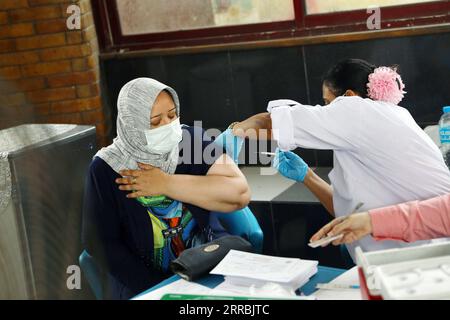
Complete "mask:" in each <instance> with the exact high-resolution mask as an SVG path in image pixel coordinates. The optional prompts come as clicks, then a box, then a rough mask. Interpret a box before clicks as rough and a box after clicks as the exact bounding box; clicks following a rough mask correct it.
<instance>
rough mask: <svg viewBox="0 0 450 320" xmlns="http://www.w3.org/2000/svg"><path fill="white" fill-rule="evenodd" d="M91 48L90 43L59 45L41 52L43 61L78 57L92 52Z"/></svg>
mask: <svg viewBox="0 0 450 320" xmlns="http://www.w3.org/2000/svg"><path fill="white" fill-rule="evenodd" d="M90 52H91V48H90V46H89V45H88V44H81V45H76V46H66V47H57V48H51V49H45V50H41V51H40V52H39V54H40V56H41V60H42V61H51V60H61V59H69V58H78V57H83V56H87V55H88V54H90Z"/></svg>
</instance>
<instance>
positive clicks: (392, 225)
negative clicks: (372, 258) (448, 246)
mask: <svg viewBox="0 0 450 320" xmlns="http://www.w3.org/2000/svg"><path fill="white" fill-rule="evenodd" d="M369 214H370V218H371V221H372V229H373V230H372V235H373V237H374V238H375V239H376V240H388V239H390V240H392V239H393V240H402V241H406V242H413V241H417V240H427V239H433V238H442V237H450V194H446V195H442V196H438V197H435V198H432V199H428V200H424V201H411V202H407V203H402V204H399V205H394V206H390V207H385V208H380V209H375V210H370V211H369Z"/></svg>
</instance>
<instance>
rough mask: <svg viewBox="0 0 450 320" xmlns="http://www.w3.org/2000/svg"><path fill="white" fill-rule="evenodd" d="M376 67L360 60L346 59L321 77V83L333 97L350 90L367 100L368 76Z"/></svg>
mask: <svg viewBox="0 0 450 320" xmlns="http://www.w3.org/2000/svg"><path fill="white" fill-rule="evenodd" d="M375 68H376V66H374V65H373V64H371V63H369V62H367V61H364V60H361V59H346V60H343V61H340V62H339V63H338V64H336V65H335V66H334V67H332V68H331V69H330V70H328V72H327V73H326V74H325V76H324V77H323V83H324V84H325V85H326V86H327V87H328V89H330V91H331V92H332V93H333V94H334V95H335V96H337V97H338V96H341V95H343V94H344V93H345V91H347V90H352V91H354V92H355V93H357V94H358V95H359V96H361V97H363V98H367V83H368V82H369V74H371V73H373V71H374V70H375Z"/></svg>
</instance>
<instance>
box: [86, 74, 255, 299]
mask: <svg viewBox="0 0 450 320" xmlns="http://www.w3.org/2000/svg"><path fill="white" fill-rule="evenodd" d="M117 110H118V116H117V137H116V138H115V139H114V141H113V143H112V144H111V145H109V146H108V147H106V148H102V149H101V150H100V151H99V152H97V154H96V155H95V157H94V159H93V161H92V163H91V165H90V167H89V173H88V176H87V181H86V192H85V203H84V210H83V211H84V212H83V243H84V246H85V248H86V250H87V251H88V253H89V254H90V255H92V256H93V257H94V259H95V260H96V262H97V263H99V264H100V265H101V266H102V267H103V269H104V270H106V272H104V281H103V282H104V283H106V284H107V285H108V286H107V287H106V288H104V291H106V295H105V297H106V298H112V299H128V298H130V297H132V296H134V295H136V294H138V293H140V292H142V291H143V290H145V289H148V288H150V287H152V286H153V285H155V284H157V283H159V282H160V281H162V280H163V279H165V278H167V277H168V276H170V273H169V264H170V261H172V260H173V259H174V258H176V257H177V256H178V255H179V254H180V253H181V252H182V251H183V250H184V249H186V248H189V247H193V246H195V245H197V244H201V243H204V242H208V241H210V240H212V239H213V238H215V237H218V236H220V233H219V232H220V231H224V230H223V229H222V230H221V229H220V225H214V223H215V222H214V221H211V220H210V216H209V215H208V213H209V212H210V211H220V212H232V211H235V210H237V209H240V208H242V207H245V206H246V205H247V204H248V202H249V199H250V195H249V188H248V184H247V182H246V179H245V177H244V176H243V174H242V173H241V172H240V171H239V169H238V168H237V166H236V165H235V164H234V162H233V161H232V160H231V159H229V158H228V157H227V156H226V154H225V153H223V149H222V148H217V147H213V148H211V147H212V145H211V146H210V144H211V143H213V142H212V141H211V140H210V139H209V138H208V137H207V136H205V135H204V132H203V130H202V129H201V128H195V127H189V126H182V125H180V118H179V116H180V106H179V100H178V97H177V94H176V92H175V91H174V90H173V89H172V88H170V87H168V86H166V85H164V84H162V83H160V82H158V81H156V80H154V79H150V78H138V79H134V80H132V81H130V82H128V83H127V84H125V85H124V86H123V88H122V89H121V91H120V93H119V97H118V102H117ZM208 151H209V152H208ZM128 191H129V192H128Z"/></svg>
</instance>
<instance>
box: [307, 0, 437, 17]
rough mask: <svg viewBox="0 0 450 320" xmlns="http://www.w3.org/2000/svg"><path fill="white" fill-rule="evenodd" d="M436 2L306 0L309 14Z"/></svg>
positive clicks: (416, 0)
mask: <svg viewBox="0 0 450 320" xmlns="http://www.w3.org/2000/svg"><path fill="white" fill-rule="evenodd" d="M433 1H436V0H305V3H306V12H307V14H319V13H331V12H339V11H350V10H361V9H367V8H368V7H370V6H378V7H389V6H399V5H407V4H414V3H424V2H433Z"/></svg>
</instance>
